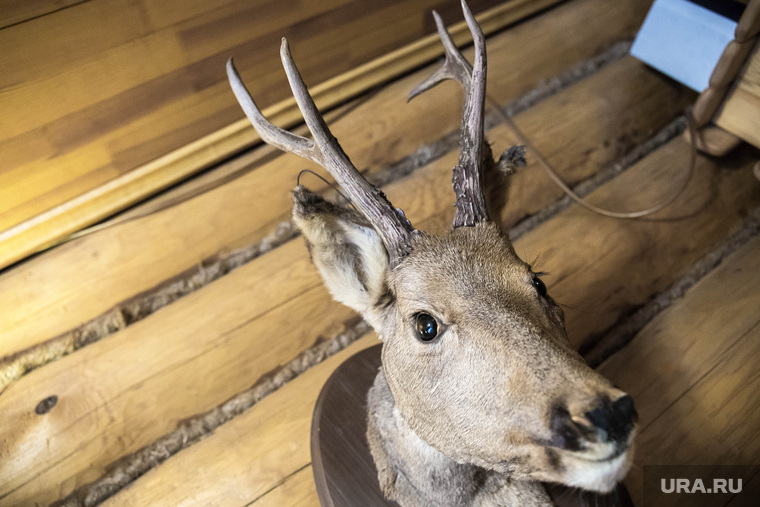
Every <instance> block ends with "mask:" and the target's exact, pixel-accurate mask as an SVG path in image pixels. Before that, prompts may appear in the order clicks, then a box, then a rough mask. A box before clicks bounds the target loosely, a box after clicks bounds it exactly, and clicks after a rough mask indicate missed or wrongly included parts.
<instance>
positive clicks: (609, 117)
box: [0, 0, 689, 357]
mask: <svg viewBox="0 0 760 507" xmlns="http://www.w3.org/2000/svg"><path fill="white" fill-rule="evenodd" d="M602 4H604V5H606V2H604V0H576V1H573V2H569V3H567V4H565V5H562V6H560V7H558V8H557V9H556V15H553V13H554V11H552V12H550V13H547V15H543V16H539V17H538V18H535V19H533V20H531V21H530V22H528V23H525V24H523V25H519V26H517V27H515V28H513V29H511V30H508V31H506V32H505V33H503V34H500V35H498V36H496V37H492V38H489V40H488V49H489V58H490V62H491V66H490V69H489V84H488V85H489V89H488V90H489V94H490V95H491V96H492V97H494V98H496V99H497V100H499V101H500V102H502V103H505V104H506V103H509V102H510V101H512V100H515V99H516V98H518V97H520V96H521V95H522V94H524V93H526V92H527V91H528V90H529V89H531V88H532V87H535V86H536V85H537V84H538V83H540V82H541V81H542V80H545V79H548V78H551V77H552V76H555V75H557V74H559V73H561V72H563V71H564V70H566V69H567V68H569V67H570V66H572V65H573V64H574V63H575V62H578V61H580V60H584V59H587V58H590V57H592V56H594V55H595V54H597V53H598V52H599V51H600V50H603V49H606V48H608V47H609V46H610V45H611V44H612V43H614V42H615V41H617V40H619V38H620V37H624V36H631V35H632V34H633V33H634V31H635V26H636V22H635V19H641V18H643V15H644V14H645V9H642V8H641V7H639V4H640V2H637V1H628V0H626V1H621V2H617V3H616V4H615V8H614V9H613V8H606V7H605V8H602ZM594 12H598V13H599V15H593V13H594ZM631 13H633V14H635V15H634V16H633V20H632V19H631V17H630V15H631ZM581 24H583V25H584V27H585V29H584V30H573V29H571V27H573V26H579V25H581ZM536 33H544V34H559V33H563V34H565V35H563V44H562V45H561V46H557V45H556V43H555V37H554V36H552V37H548V36H547V37H542V38H539V39H536V38H535V34H536ZM518 47H519V48H521V50H520V51H519V52H516V51H515V48H518ZM616 68H617V70H616V71H613V73H614V75H610V76H609V78H604V79H610V80H622V81H625V82H628V83H629V86H628V87H627V89H626V90H627V91H626V93H625V94H621V93H618V92H616V91H615V90H616V88H615V87H614V86H612V85H611V84H610V83H611V82H612V81H605V80H604V79H602V80H593V81H592V82H591V83H598V84H597V85H594V86H592V84H591V83H589V84H588V85H584V87H581V88H579V89H578V90H576V91H573V92H571V93H572V96H568V98H566V99H563V101H562V102H558V101H557V100H550V101H548V102H547V103H546V105H542V106H540V108H541V110H542V111H544V112H542V113H541V114H540V117H543V115H545V114H553V113H555V112H558V113H559V112H561V115H562V118H565V119H567V121H564V122H557V123H552V124H551V125H547V124H546V123H545V122H544V121H542V120H540V119H536V120H529V119H527V118H526V119H525V120H524V121H525V123H524V124H522V128H523V129H524V130H525V131H526V132H527V133H528V134H529V135H531V137H532V138H533V140H534V142H536V143H538V145H539V147H540V148H541V149H542V150H544V149H550V153H546V155H548V156H549V159H550V160H551V161H552V163H554V164H555V165H556V166H557V168H558V169H559V171H560V173H561V174H562V175H563V177H565V178H566V179H567V180H568V181H570V182H574V181H579V180H580V179H582V178H585V177H588V176H589V175H590V174H592V173H593V172H595V171H597V170H599V169H600V168H602V167H604V166H605V165H606V164H608V163H610V162H612V161H613V160H615V158H617V157H620V156H621V155H622V154H624V153H625V152H626V151H628V150H629V149H630V148H631V147H632V146H633V145H635V144H636V143H639V142H641V141H643V140H644V139H646V138H647V137H648V136H650V135H652V134H653V133H654V131H656V129H658V128H660V127H662V126H663V125H664V124H666V123H667V122H668V121H670V119H671V118H672V117H673V116H674V115H675V114H677V112H678V111H679V110H680V108H681V107H683V106H685V105H686V104H687V103H688V100H689V95H688V94H684V93H683V92H682V91H679V90H678V89H674V88H672V87H671V86H669V85H668V84H666V82H665V81H663V80H662V79H660V78H658V77H657V76H656V75H654V74H653V73H651V72H649V71H648V70H647V69H646V68H645V67H643V66H642V65H640V64H636V63H634V62H632V61H631V62H629V63H626V64H625V65H622V66H618V67H616ZM430 72H432V70H430V69H427V70H423V71H420V72H419V73H416V74H414V75H412V76H410V77H409V78H407V79H404V80H400V81H398V82H395V83H392V84H391V85H389V86H387V87H386V88H384V89H383V90H382V91H381V92H379V93H378V94H377V95H376V96H374V97H373V98H372V99H370V100H369V101H367V102H366V103H364V104H363V105H361V106H360V107H358V108H357V109H355V110H354V111H353V112H351V114H350V115H348V116H346V117H345V118H342V119H341V120H338V121H336V122H331V128H332V129H333V132H334V133H335V134H336V136H337V137H338V138H339V139H340V140H341V143H342V144H343V146H344V148H345V149H346V150H347V152H348V153H349V154H350V156H351V158H352V160H353V161H354V163H355V164H356V165H357V167H359V168H360V169H365V168H366V169H367V170H369V171H376V170H378V169H381V168H383V167H385V166H387V165H388V164H390V163H393V162H395V161H398V160H399V159H401V158H403V157H404V156H406V155H408V154H409V153H410V152H412V151H414V150H415V149H416V148H417V147H419V146H421V145H424V144H426V143H431V142H433V141H435V140H436V139H437V138H438V137H440V136H441V135H443V134H445V133H447V132H449V131H454V130H455V129H456V128H457V125H458V123H459V121H460V120H459V118H460V116H459V115H460V112H459V106H458V105H457V104H458V103H459V100H460V99H459V96H460V95H458V93H459V92H458V91H457V89H456V87H455V86H454V85H451V84H445V85H441V87H440V88H439V89H436V90H435V91H432V92H431V93H430V94H425V95H423V96H421V97H418V98H417V99H415V100H414V101H412V102H411V103H409V104H406V95H407V94H408V93H409V91H410V90H411V88H412V87H413V86H414V85H415V84H417V83H418V82H419V81H420V80H422V79H424V78H425V77H426V76H427V75H428V74H429V73H430ZM585 86H591V88H585ZM583 90H586V91H583ZM452 91H454V92H453V93H455V95H453V99H451V100H450V99H449V97H452V95H451V93H452ZM602 98H604V99H603V100H602ZM589 101H593V103H595V104H597V105H596V106H595V109H594V110H591V109H585V110H583V111H582V112H580V113H578V112H576V109H577V108H576V107H574V104H575V103H585V102H589ZM530 114H532V113H530ZM579 114H580V115H581V116H578V115H579ZM582 115H586V116H582ZM618 120H623V121H618ZM568 122H569V123H568ZM568 125H578V126H579V127H577V128H581V129H585V130H588V131H589V132H588V135H586V136H584V137H582V138H580V139H578V136H577V135H576V134H577V132H578V130H577V129H576V127H570V128H567V129H566V130H563V131H562V132H563V133H559V132H558V131H557V129H563V128H564V127H565V126H568ZM581 125H582V127H581ZM547 128H549V129H551V130H550V131H547V130H546V129H547ZM547 134H550V135H547ZM535 136H541V137H535ZM495 140H496V139H495ZM499 142H500V143H501V144H500V145H499V146H497V147H496V148H501V147H503V145H505V144H506V141H499ZM546 143H548V144H546ZM555 143H559V144H555ZM567 150H569V151H567ZM576 154H583V155H582V156H580V157H579V158H578V157H576ZM254 160H255V157H254ZM236 164H238V166H241V165H242V166H245V164H241V163H239V162H236ZM249 164H253V162H249ZM308 166H309V163H308V162H305V161H302V160H301V159H300V158H297V157H293V156H283V157H280V158H279V159H278V160H276V161H272V162H270V163H268V164H266V165H263V166H261V167H257V168H256V169H255V170H254V171H252V172H250V173H249V174H246V175H245V176H243V177H241V178H240V179H238V180H236V181H233V182H231V183H229V184H226V185H224V186H223V187H221V188H218V189H216V190H214V191H213V192H209V193H207V194H206V195H203V196H199V197H197V198H195V199H192V200H191V201H188V202H186V203H183V204H182V205H180V206H176V207H173V208H171V209H168V210H165V211H163V212H161V213H157V214H156V215H153V216H150V217H147V218H145V219H141V220H137V221H134V222H130V223H126V224H123V225H121V226H118V227H114V228H112V229H108V230H105V231H102V232H99V233H97V234H93V235H92V236H89V237H84V238H81V239H79V240H76V241H73V242H71V243H69V244H67V245H64V246H62V247H59V248H57V249H55V250H53V251H50V252H48V253H46V254H44V255H42V256H40V257H39V258H36V259H33V260H31V261H29V262H27V263H25V264H22V265H20V266H18V268H16V269H14V270H11V271H10V272H7V273H3V274H2V275H0V315H2V320H3V323H4V324H3V326H4V329H3V331H4V339H3V340H2V341H1V342H0V357H2V356H5V355H8V354H11V353H13V352H18V351H20V350H23V349H25V348H28V347H31V346H33V345H35V344H38V343H40V342H42V341H45V340H48V339H50V338H53V337H55V336H56V335H58V334H61V333H64V332H66V331H69V330H71V329H73V328H75V327H77V326H79V325H81V324H83V323H85V322H86V321H88V320H90V319H92V318H94V317H96V316H98V315H99V314H101V313H103V312H105V311H107V310H108V309H110V308H112V307H113V306H115V305H117V304H118V303H120V302H122V301H125V300H127V299H129V298H131V297H133V296H135V295H137V294H140V293H142V292H144V291H146V290H149V289H151V288H152V287H155V286H156V285H158V284H160V283H161V282H163V281H165V280H167V279H171V278H173V277H175V276H176V275H178V274H179V273H181V272H183V271H185V270H187V269H190V268H192V267H193V266H194V265H197V264H198V263H200V262H202V261H203V260H204V259H207V258H209V257H211V256H213V255H214V254H215V253H216V252H218V251H220V250H229V249H231V248H235V247H238V246H242V245H244V244H246V243H248V242H252V241H254V240H256V239H260V238H261V237H262V236H263V235H264V234H267V233H268V232H269V231H270V230H272V228H273V227H274V225H275V224H276V223H278V222H279V221H281V220H283V219H285V218H286V217H287V216H288V214H289V209H290V199H289V196H288V192H289V191H290V190H291V189H292V187H293V186H294V185H295V176H296V174H297V173H298V171H299V170H300V169H302V168H304V167H308ZM539 182H541V183H539ZM309 184H310V185H311V184H313V182H311V181H309ZM526 185H527V186H526V187H525V188H523V189H522V190H521V191H520V192H518V193H516V194H515V197H513V198H512V205H511V206H510V208H509V209H510V215H509V217H508V219H509V220H510V221H514V220H516V219H518V218H520V217H522V216H524V215H525V214H528V213H532V212H535V211H536V210H537V209H539V208H540V207H541V206H543V205H544V204H545V203H546V202H548V201H549V200H551V199H553V198H555V197H557V196H558V195H559V191H558V189H556V188H555V187H553V186H552V184H551V183H549V182H547V181H545V180H541V179H537V180H536V182H530V183H526ZM536 185H541V190H540V192H546V197H545V198H544V199H539V198H537V197H536V195H537V194H538V193H539V190H538V189H537V188H536ZM517 203H519V204H517ZM252 217H255V218H252ZM221 224H223V225H224V226H223V227H221ZM42 286H44V287H45V290H40V287H42ZM83 288H86V290H83ZM8 308H13V311H12V312H9V311H7V309H8Z"/></svg>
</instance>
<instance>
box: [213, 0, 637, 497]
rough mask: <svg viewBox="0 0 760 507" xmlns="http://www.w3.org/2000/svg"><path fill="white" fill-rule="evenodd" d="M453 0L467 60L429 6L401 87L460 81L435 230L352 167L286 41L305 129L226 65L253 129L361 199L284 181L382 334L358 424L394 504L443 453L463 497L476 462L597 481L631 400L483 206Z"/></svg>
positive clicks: (481, 72)
mask: <svg viewBox="0 0 760 507" xmlns="http://www.w3.org/2000/svg"><path fill="white" fill-rule="evenodd" d="M462 7H463V10H464V14H465V18H466V20H467V24H468V25H469V27H470V30H471V31H472V34H473V38H474V40H475V63H474V68H473V67H470V65H469V63H468V62H467V61H466V60H465V59H464V57H463V56H462V55H461V54H460V53H459V51H458V50H457V48H456V46H455V45H454V43H453V42H452V40H451V38H450V36H449V34H448V32H447V31H446V29H445V27H444V25H443V23H442V21H441V19H440V17H439V16H438V15H437V14H435V13H434V15H435V18H436V23H437V26H438V32H439V34H440V36H441V39H442V41H443V43H444V46H445V49H446V60H445V63H444V65H443V67H442V68H441V69H440V70H439V71H437V72H436V73H435V74H434V75H433V76H431V78H430V79H428V80H427V81H425V82H424V83H422V84H421V85H420V86H418V87H417V88H415V89H414V90H413V91H412V94H411V97H414V96H416V95H417V94H419V93H422V92H424V91H426V90H428V89H430V88H432V87H433V86H435V85H436V84H438V83H439V82H441V81H443V80H445V79H454V80H456V81H458V82H459V83H460V84H461V85H462V86H463V87H464V90H465V106H464V114H463V121H462V128H461V154H460V157H459V163H458V164H457V166H456V167H455V168H454V177H453V186H454V191H455V193H456V217H455V218H454V224H453V229H452V230H451V231H450V232H448V233H447V234H444V235H432V234H427V233H424V232H422V231H418V230H417V229H415V228H414V227H413V226H412V225H411V223H410V222H409V221H408V220H407V219H406V217H405V216H404V214H403V212H401V210H398V209H396V208H394V207H393V206H392V205H391V203H390V202H389V201H388V200H387V199H386V197H385V195H384V194H383V193H382V192H381V191H380V190H379V189H378V188H376V187H375V186H373V185H372V184H370V183H369V182H367V181H366V180H365V179H364V178H363V177H362V175H361V174H360V173H359V172H358V171H357V170H356V168H355V167H354V166H353V165H352V163H351V161H350V160H349V158H348V157H347V156H346V154H345V153H344V152H343V150H342V149H341V147H340V145H339V144H338V142H337V140H336V139H335V138H334V137H333V136H332V134H331V133H330V131H329V129H328V128H327V125H326V124H325V122H324V120H323V118H322V116H321V115H320V113H319V111H318V110H317V108H316V106H315V104H314V101H313V100H312V98H311V96H310V95H309V93H308V91H307V89H306V86H305V84H304V82H303V80H302V78H301V76H300V74H299V72H298V70H297V69H296V66H295V64H294V62H293V59H292V57H291V54H290V50H289V47H288V43H287V41H285V40H284V39H283V41H282V47H281V57H282V62H283V65H284V67H285V71H286V73H287V76H288V80H289V82H290V86H291V88H292V90H293V94H294V96H295V98H296V101H297V103H298V106H299V108H300V109H301V111H302V113H303V116H304V119H305V120H306V124H307V125H308V127H309V129H310V131H311V133H312V135H313V140H310V139H306V138H303V137H300V136H297V135H295V134H292V133H290V132H287V131H285V130H282V129H280V128H278V127H276V126H274V125H272V124H271V123H269V122H268V121H267V120H266V119H265V118H264V116H263V115H262V113H261V111H260V110H259V108H258V107H257V106H256V104H255V102H254V101H253V99H252V98H251V96H250V94H249V93H248V91H247V90H246V88H245V85H244V84H243V83H242V81H241V79H240V77H239V75H238V73H237V71H236V69H235V67H234V65H233V64H232V60H230V61H229V62H228V65H227V72H228V75H229V79H230V82H231V85H232V88H233V90H234V92H235V95H236V96H237V99H238V101H239V102H240V104H241V106H242V107H243V109H244V111H245V113H246V115H247V116H248V118H249V119H250V121H251V122H252V123H253V126H254V127H255V129H256V130H257V132H258V133H259V135H260V136H261V138H262V139H263V140H264V141H266V142H267V143H269V144H271V145H274V146H277V147H278V148H280V149H282V150H284V151H288V152H292V153H295V154H297V155H300V156H301V157H304V158H307V159H309V160H312V161H314V162H316V163H318V164H320V165H321V166H322V167H324V168H325V169H327V170H328V171H329V172H330V174H332V175H333V177H334V178H335V180H336V181H337V182H338V184H339V185H340V186H341V187H343V190H344V191H345V193H346V194H347V195H348V197H349V198H350V200H351V201H353V203H354V204H355V205H356V207H357V209H358V212H357V211H354V210H351V209H345V208H342V207H340V206H337V205H335V204H332V203H329V202H327V201H325V200H324V199H322V198H321V197H320V196H318V195H316V194H314V193H312V192H310V191H309V190H307V189H305V188H304V187H302V186H298V187H296V189H295V190H294V192H293V196H294V201H295V206H294V208H293V218H294V221H295V223H296V224H297V226H298V227H299V228H300V230H301V231H302V232H303V235H304V237H305V238H306V241H307V244H308V246H309V250H310V252H311V256H312V260H313V262H314V264H315V265H316V267H317V268H318V269H319V272H320V273H321V275H322V277H323V278H324V281H325V284H326V285H327V287H328V288H329V289H330V291H331V293H332V294H333V296H334V297H335V298H336V299H337V300H339V301H341V302H343V303H345V304H346V305H348V306H350V307H351V308H354V309H355V310H356V311H358V312H360V313H361V314H362V315H363V316H364V318H365V319H366V320H367V321H368V322H369V323H370V324H371V325H372V326H373V327H374V329H375V330H376V332H377V334H378V336H379V337H380V339H381V340H382V341H383V352H382V365H383V366H382V369H381V372H380V374H379V375H378V380H377V381H376V384H375V388H373V389H374V390H375V398H374V399H373V398H372V396H373V395H371V396H370V411H371V414H370V423H371V424H370V435H369V438H370V444H371V446H372V452H373V456H374V457H375V461H376V464H377V467H378V471H379V477H380V481H381V485H382V486H383V488H384V490H385V492H386V494H388V495H389V496H390V497H391V498H395V499H397V500H399V501H401V502H402V503H403V502H408V503H410V504H412V503H414V502H432V500H431V498H432V497H431V496H430V495H435V493H434V492H429V494H428V493H425V492H420V490H421V489H423V490H427V487H426V486H425V484H424V483H425V482H426V481H427V482H430V481H431V480H432V479H431V476H432V475H434V474H432V472H431V470H433V469H435V467H436V466H438V465H435V463H439V462H440V463H445V466H448V467H449V468H451V470H459V468H457V467H460V465H461V466H464V467H468V466H469V467H475V468H471V469H468V470H470V472H467V473H470V475H471V476H472V479H471V480H470V479H462V481H464V482H462V481H459V482H457V481H453V480H452V479H451V477H449V479H446V480H445V481H444V482H447V483H448V484H449V485H451V484H457V486H456V488H458V489H460V490H461V489H463V488H464V489H467V488H470V490H472V491H471V493H472V495H470V497H467V498H470V500H472V498H474V496H473V495H475V494H476V492H475V490H476V489H477V487H476V486H477V484H475V482H477V481H480V483H482V482H483V480H482V474H480V476H479V477H480V479H478V478H476V476H478V474H477V473H473V472H472V470H475V469H477V470H485V471H487V473H488V474H499V475H500V476H501V477H502V478H507V479H505V480H508V481H512V482H514V483H519V482H520V481H525V484H529V483H531V482H532V481H551V482H558V483H562V484H567V485H570V486H578V487H581V488H585V489H590V490H594V491H609V490H610V489H612V488H613V486H614V485H615V484H616V483H617V482H618V481H619V480H621V479H622V477H623V476H624V475H625V473H626V472H627V470H628V468H629V466H630V463H631V460H632V454H633V450H632V440H633V434H634V426H635V417H636V413H635V410H634V408H633V402H632V400H631V398H630V396H627V395H626V394H625V393H623V392H621V391H619V390H618V389H615V388H614V387H613V386H612V385H611V384H610V382H609V381H607V380H606V379H604V378H603V377H602V376H601V375H599V374H598V373H596V372H595V371H594V370H592V369H591V368H589V367H588V366H587V365H586V364H585V363H584V361H583V359H582V358H581V356H580V355H579V354H578V353H577V352H576V351H575V350H574V349H573V348H572V347H571V345H570V344H569V342H568V340H567V336H566V333H565V329H564V320H563V314H562V310H561V309H560V308H559V307H558V306H557V304H556V303H555V302H554V301H553V300H552V299H551V298H550V297H549V296H548V294H547V292H546V287H545V285H544V283H543V282H542V281H541V279H540V278H539V276H538V275H537V274H536V273H534V272H532V271H531V267H530V266H529V265H528V264H527V263H525V262H523V261H522V260H520V259H519V258H518V256H517V255H516V254H515V251H514V248H513V246H512V244H511V242H510V240H509V239H508V237H507V235H506V234H505V233H504V232H502V230H501V229H500V227H499V225H498V224H496V223H494V222H493V220H491V218H490V217H489V214H488V211H487V208H486V202H485V198H484V193H483V174H484V171H488V170H493V168H494V166H495V163H494V160H493V158H492V156H491V150H490V148H489V147H488V144H487V143H486V142H485V141H484V137H483V120H484V115H483V110H484V101H485V86H486V51H485V42H484V37H483V33H482V31H481V30H480V27H479V26H478V24H477V23H476V21H475V19H474V17H473V16H472V13H471V12H470V10H469V8H468V7H467V5H466V4H465V3H464V1H463V2H462ZM383 393H387V394H383ZM373 400H374V401H373ZM383 403H384V404H385V405H386V409H381V405H382V404H383ZM388 407H390V408H388ZM373 414H374V415H373ZM394 418H395V419H394ZM390 419H394V420H395V422H390V421H389V420H390ZM373 421H374V422H373ZM394 442H396V443H394ZM434 462H435V463H434ZM440 463H439V464H440ZM460 468H461V467H460ZM447 473H449V475H451V474H452V473H453V474H455V475H456V474H457V473H460V472H447ZM462 473H464V472H462ZM465 475H466V473H465ZM467 480H470V482H471V484H469V485H462V484H464V483H465V482H467ZM405 481H406V482H408V483H409V484H407V485H406V486H404V484H402V483H406V482H405ZM460 483H461V484H460ZM437 486H438V487H442V485H441V484H438V485H437ZM510 487H514V484H513V485H512V486H510ZM404 488H406V489H404ZM473 488H474V489H473ZM518 489H519V488H518ZM407 490H408V491H407ZM415 491H416V492H415ZM462 494H464V493H462ZM468 494H469V493H468ZM415 495H416V496H415ZM426 495H428V496H426ZM537 495H538V496H536V497H535V498H543V497H541V494H540V493H538V494H537ZM460 496H461V495H460ZM518 496H519V495H518ZM465 497H466V495H465V496H461V498H460V497H457V498H459V499H458V500H457V502H459V501H460V500H463V501H468V500H466V498H465ZM451 498H453V497H449V499H448V500H447V501H452V500H451ZM531 498H532V497H531Z"/></svg>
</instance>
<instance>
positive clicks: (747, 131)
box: [715, 38, 760, 148]
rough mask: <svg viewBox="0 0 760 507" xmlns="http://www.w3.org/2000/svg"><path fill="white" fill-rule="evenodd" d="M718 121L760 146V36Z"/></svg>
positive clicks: (730, 130)
mask: <svg viewBox="0 0 760 507" xmlns="http://www.w3.org/2000/svg"><path fill="white" fill-rule="evenodd" d="M715 123H717V124H718V126H720V127H723V128H724V129H726V130H728V131H729V132H731V133H732V134H735V135H737V136H739V137H741V138H742V139H744V140H745V141H747V142H749V143H751V144H753V145H754V146H756V147H758V148H760V38H757V42H756V43H755V48H754V50H753V51H752V53H751V54H750V56H749V62H748V63H747V64H746V66H745V67H744V70H743V71H742V73H741V74H739V77H738V78H737V83H736V84H735V85H734V86H733V87H732V89H731V91H730V92H729V94H728V96H727V97H726V99H725V102H724V103H723V106H722V108H721V110H720V111H719V112H718V114H717V117H716V119H715Z"/></svg>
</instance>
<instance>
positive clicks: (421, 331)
mask: <svg viewBox="0 0 760 507" xmlns="http://www.w3.org/2000/svg"><path fill="white" fill-rule="evenodd" d="M414 319H415V325H416V327H417V338H419V339H420V340H422V341H423V342H429V341H430V340H432V339H433V338H435V337H436V336H438V322H437V321H436V320H435V318H434V317H432V316H430V315H428V314H427V313H418V314H417V316H416V317H415V318H414Z"/></svg>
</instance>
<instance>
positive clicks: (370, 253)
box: [293, 186, 388, 325]
mask: <svg viewBox="0 0 760 507" xmlns="http://www.w3.org/2000/svg"><path fill="white" fill-rule="evenodd" d="M293 201H294V206H293V220H294V222H295V224H296V226H298V228H299V229H300V230H301V232H302V233H303V235H304V237H305V238H306V244H307V246H308V248H309V253H310V254H311V259H312V261H313V262H314V265H315V266H316V267H317V269H318V270H319V272H320V274H321V275H322V278H323V279H324V281H325V285H327V288H328V289H329V290H330V293H331V294H332V295H333V297H334V298H335V299H336V300H338V301H340V302H341V303H343V304H345V305H347V306H349V307H351V308H353V309H354V310H356V311H357V312H359V313H361V314H362V315H363V316H364V318H365V319H366V320H367V321H368V322H369V323H370V324H372V325H374V322H375V320H376V317H377V312H378V310H377V309H378V307H379V306H380V302H381V301H382V300H384V299H387V290H386V287H387V285H386V281H385V277H386V273H387V271H388V253H387V251H386V249H385V247H384V246H383V243H382V240H381V239H380V236H378V234H377V233H376V232H375V229H373V228H372V226H371V225H370V224H369V222H368V221H367V220H366V219H365V218H364V216H362V215H361V214H360V213H359V212H357V211H355V210H353V209H347V208H342V207H340V206H337V205H335V204H333V203H331V202H328V201H326V200H324V199H323V198H322V197H320V196H318V195H317V194H314V193H313V192H311V191H309V190H308V189H306V188H304V187H302V186H298V187H296V189H295V190H294V191H293Z"/></svg>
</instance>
